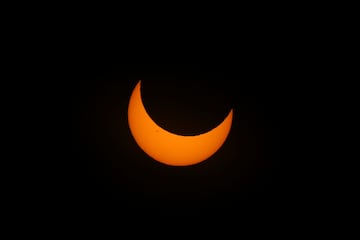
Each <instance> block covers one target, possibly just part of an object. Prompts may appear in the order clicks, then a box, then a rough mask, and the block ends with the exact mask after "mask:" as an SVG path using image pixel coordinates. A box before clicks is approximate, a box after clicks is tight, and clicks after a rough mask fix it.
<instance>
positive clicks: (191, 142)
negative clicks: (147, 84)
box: [128, 80, 233, 166]
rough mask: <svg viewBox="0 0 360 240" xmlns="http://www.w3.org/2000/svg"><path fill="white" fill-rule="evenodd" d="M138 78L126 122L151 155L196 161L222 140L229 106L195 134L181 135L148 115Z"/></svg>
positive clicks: (229, 118) (164, 159)
mask: <svg viewBox="0 0 360 240" xmlns="http://www.w3.org/2000/svg"><path fill="white" fill-rule="evenodd" d="M140 87H141V80H139V82H138V83H137V85H136V86H135V88H134V90H133V92H132V94H131V97H130V101H129V106H128V123H129V128H130V132H131V134H132V136H133V137H134V139H135V141H136V143H137V144H138V145H139V147H140V148H141V149H142V150H143V151H144V152H145V153H146V154H147V155H149V156H150V157H151V158H153V159H154V160H156V161H158V162H161V163H163V164H167V165H171V166H188V165H193V164H197V163H200V162H202V161H204V160H206V159H208V158H209V157H211V156H212V155H213V154H215V152H217V151H218V150H219V149H220V147H221V146H222V145H223V144H224V142H225V140H226V138H227V136H228V134H229V132H230V129H231V125H232V118H233V109H231V110H230V112H229V113H228V115H227V116H226V118H225V119H224V120H223V121H222V122H221V123H220V124H219V125H218V126H216V127H215V128H213V129H212V130H210V131H208V132H205V133H203V134H199V135H195V136H182V135H178V134H174V133H171V132H169V131H166V130H165V129H163V128H161V127H160V126H158V125H157V124H156V123H155V122H154V121H153V120H152V119H151V117H150V116H149V115H148V113H147V112H146V109H145V107H144V105H143V102H142V99H141V91H140Z"/></svg>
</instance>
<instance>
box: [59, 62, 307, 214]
mask: <svg viewBox="0 0 360 240" xmlns="http://www.w3.org/2000/svg"><path fill="white" fill-rule="evenodd" d="M289 75H290V76H291V75H292V76H293V78H294V79H296V78H297V76H296V72H294V70H293V69H291V66H287V70H286V71H284V63H283V65H282V66H281V67H278V65H277V63H274V62H265V63H264V62H263V60H262V61H256V60H253V61H243V62H239V63H237V62H233V63H226V64H225V63H216V64H214V63H209V64H204V63H202V64H174V63H169V64H164V63H162V64H157V63H156V64H155V63H154V64H123V63H118V62H117V61H99V60H93V61H84V62H83V64H81V65H77V66H76V76H77V79H76V81H74V82H72V85H71V86H72V116H73V118H72V129H73V130H72V153H71V158H70V161H69V166H70V169H71V176H68V177H66V179H64V182H66V183H69V186H70V187H69V188H68V189H67V190H66V193H67V194H66V196H67V202H68V203H70V205H71V206H73V207H74V209H77V210H83V211H84V212H88V211H89V210H90V209H91V212H93V211H95V212H98V211H99V212H109V211H110V212H113V211H120V212H122V214H125V213H127V212H131V214H134V213H137V214H141V215H142V216H145V215H148V214H149V215H151V214H150V213H156V215H165V216H195V215H196V216H204V214H205V215H208V214H214V213H217V214H233V215H234V216H239V214H240V215H241V214H245V213H255V212H256V213H260V214H263V213H267V212H271V213H273V214H274V213H275V212H276V213H277V214H287V213H289V212H292V211H298V210H299V202H301V200H300V199H301V198H302V197H303V195H302V194H301V191H302V190H301V189H300V188H299V185H298V184H297V183H298V182H299V181H300V182H301V181H302V180H299V179H298V178H297V177H298V176H299V175H298V173H299V170H297V169H298V166H297V165H298V163H299V154H298V153H296V152H294V151H293V149H294V147H293V146H294V145H296V142H295V141H294V140H293V139H294V137H292V138H289V136H291V135H294V134H296V132H297V131H298V129H297V128H296V126H295V125H292V122H293V121H292V120H291V119H292V118H293V117H294V116H293V115H292V114H291V113H290V112H292V110H293V109H294V108H296V105H293V102H292V101H291V99H292V98H291V95H294V94H295V93H296V90H295V89H294V88H293V84H289V81H290V80H288V79H287V78H288V77H289ZM139 80H142V89H141V91H142V98H143V101H144V105H145V107H146V109H147V111H148V112H149V115H150V116H151V117H152V118H153V119H154V121H155V122H157V123H158V124H159V125H160V126H162V127H163V128H165V129H167V130H169V131H171V132H174V133H178V134H183V135H193V134H199V133H201V132H205V131H208V130H210V129H212V128H213V127H215V126H216V125H218V124H219V123H220V122H221V120H222V119H224V118H225V116H226V115H227V113H228V112H229V110H230V109H231V108H233V109H234V118H233V124H232V129H231V132H230V134H229V136H228V138H227V140H226V142H225V143H224V145H223V146H222V148H221V149H220V150H219V151H218V152H217V153H216V154H214V155H213V156H212V157H210V158H209V159H208V160H206V161H204V162H201V163H199V164H196V165H193V166H187V167H172V166H167V165H164V164H161V163H158V162H156V161H154V160H152V159H151V158H150V157H149V156H147V155H146V154H145V153H144V152H143V151H142V150H141V149H140V148H139V147H138V146H137V144H136V143H135V141H134V139H133V138H132V136H131V134H130V131H129V128H128V123H127V107H128V102H129V98H130V95H131V92H132V90H133V88H134V87H135V85H136V84H137V82H138V81H139ZM290 86H291V87H290ZM67 180H68V181H67Z"/></svg>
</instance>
